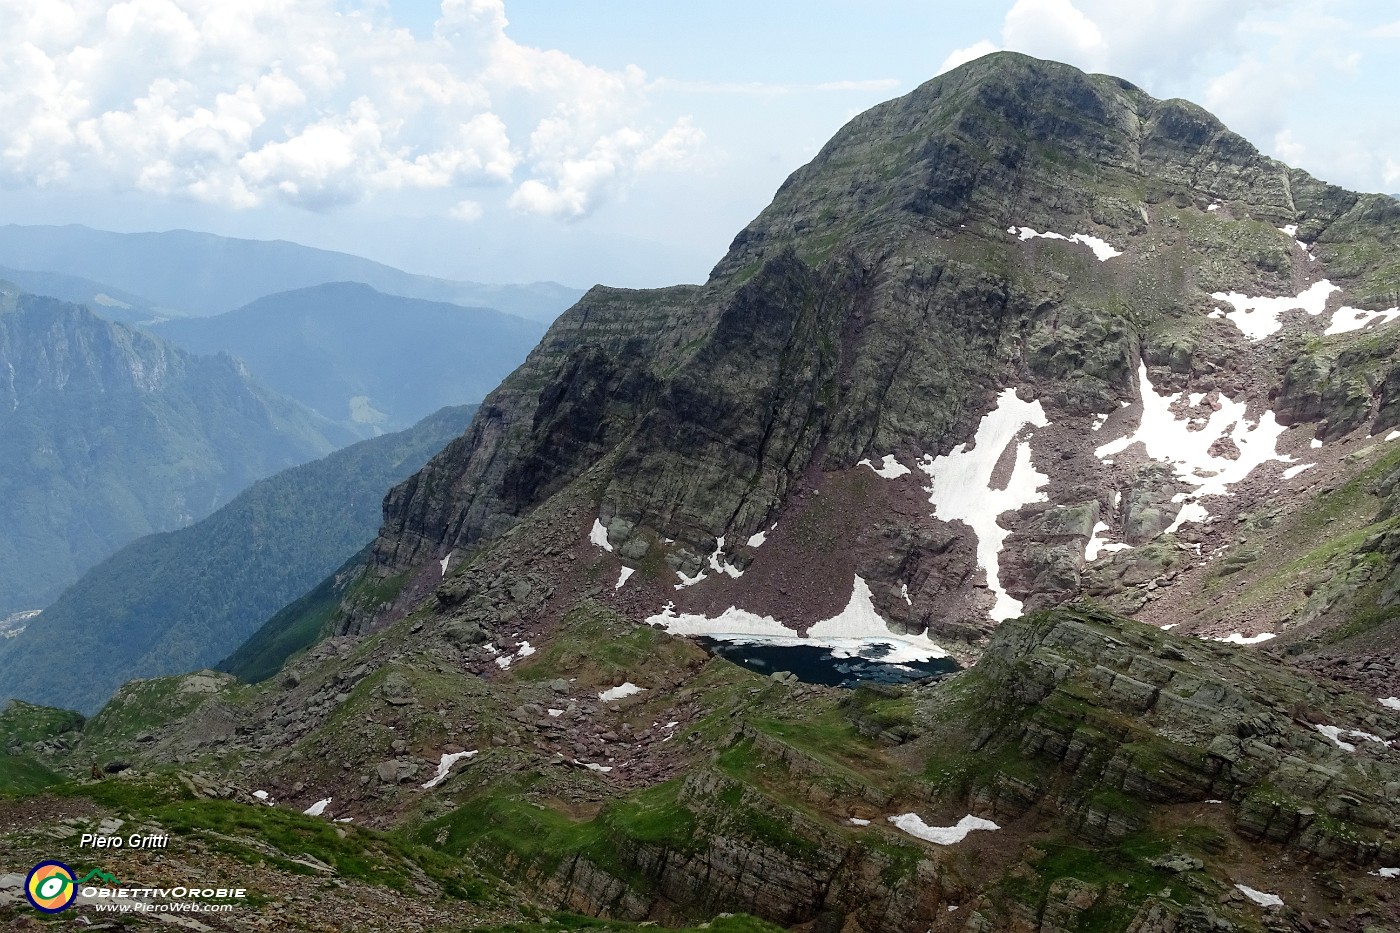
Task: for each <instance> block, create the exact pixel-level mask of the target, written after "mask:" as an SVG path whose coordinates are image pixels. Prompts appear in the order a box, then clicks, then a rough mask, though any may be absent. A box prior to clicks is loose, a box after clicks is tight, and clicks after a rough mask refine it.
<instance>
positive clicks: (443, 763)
mask: <svg viewBox="0 0 1400 933" xmlns="http://www.w3.org/2000/svg"><path fill="white" fill-rule="evenodd" d="M475 754H476V752H474V751H472V752H453V753H451V754H448V753H446V752H444V753H443V756H442V759H441V760H440V761H439V762H438V767H437V774H435V775H433V778H432V780H430V781H428V782H426V783H425V784H423V789H424V790H430V789H432V788H434V787H437V786H438V785H439V784H441V783H442V782H443V781H445V780H447V772H449V771H451V770H452V766H453V765H455V764H456V763H457V762H459V761H461V760H463V759H464V758H470V757H472V756H473V755H475Z"/></svg>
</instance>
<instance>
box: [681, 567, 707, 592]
mask: <svg viewBox="0 0 1400 933" xmlns="http://www.w3.org/2000/svg"><path fill="white" fill-rule="evenodd" d="M676 576H678V577H680V578H681V582H679V583H677V584H676V589H678V590H683V589H685V588H686V587H687V586H694V585H695V584H697V583H699V582H700V581H701V580H704V579H706V577H705V571H704V570H703V569H701V570H697V571H696V572H695V576H693V577H688V576H686V575H685V574H684V573H683V572H682V571H679V570H677V571H676Z"/></svg>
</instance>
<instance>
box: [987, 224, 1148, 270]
mask: <svg viewBox="0 0 1400 933" xmlns="http://www.w3.org/2000/svg"><path fill="white" fill-rule="evenodd" d="M1006 232H1007V233H1019V235H1020V237H1021V239H1022V240H1031V239H1034V238H1035V237H1044V238H1046V239H1048V240H1066V241H1068V242H1070V243H1083V244H1084V245H1085V246H1087V247H1089V249H1091V250H1093V251H1094V258H1095V259H1097V260H1098V261H1099V262H1106V261H1107V260H1109V259H1112V258H1113V257H1114V256H1121V255H1123V251H1122V250H1121V249H1114V248H1113V247H1112V246H1109V245H1108V243H1107V242H1106V241H1104V240H1101V239H1099V238H1098V237H1096V236H1090V235H1089V234H1087V233H1075V234H1071V235H1070V236H1065V235H1064V234H1063V233H1048V232H1047V233H1037V232H1036V231H1035V230H1032V229H1031V228H1030V227H1007V228H1006Z"/></svg>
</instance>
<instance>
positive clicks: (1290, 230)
mask: <svg viewBox="0 0 1400 933" xmlns="http://www.w3.org/2000/svg"><path fill="white" fill-rule="evenodd" d="M1279 230H1280V231H1282V232H1283V233H1286V234H1288V235H1289V236H1294V237H1296V236H1297V235H1298V225H1297V224H1284V225H1283V226H1282V227H1279Z"/></svg>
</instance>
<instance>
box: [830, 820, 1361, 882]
mask: <svg viewBox="0 0 1400 933" xmlns="http://www.w3.org/2000/svg"><path fill="white" fill-rule="evenodd" d="M851 825H852V826H869V825H870V821H869V820H863V819H861V818H860V817H858V816H853V817H851ZM1381 870H1382V871H1384V870H1385V869H1381Z"/></svg>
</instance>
